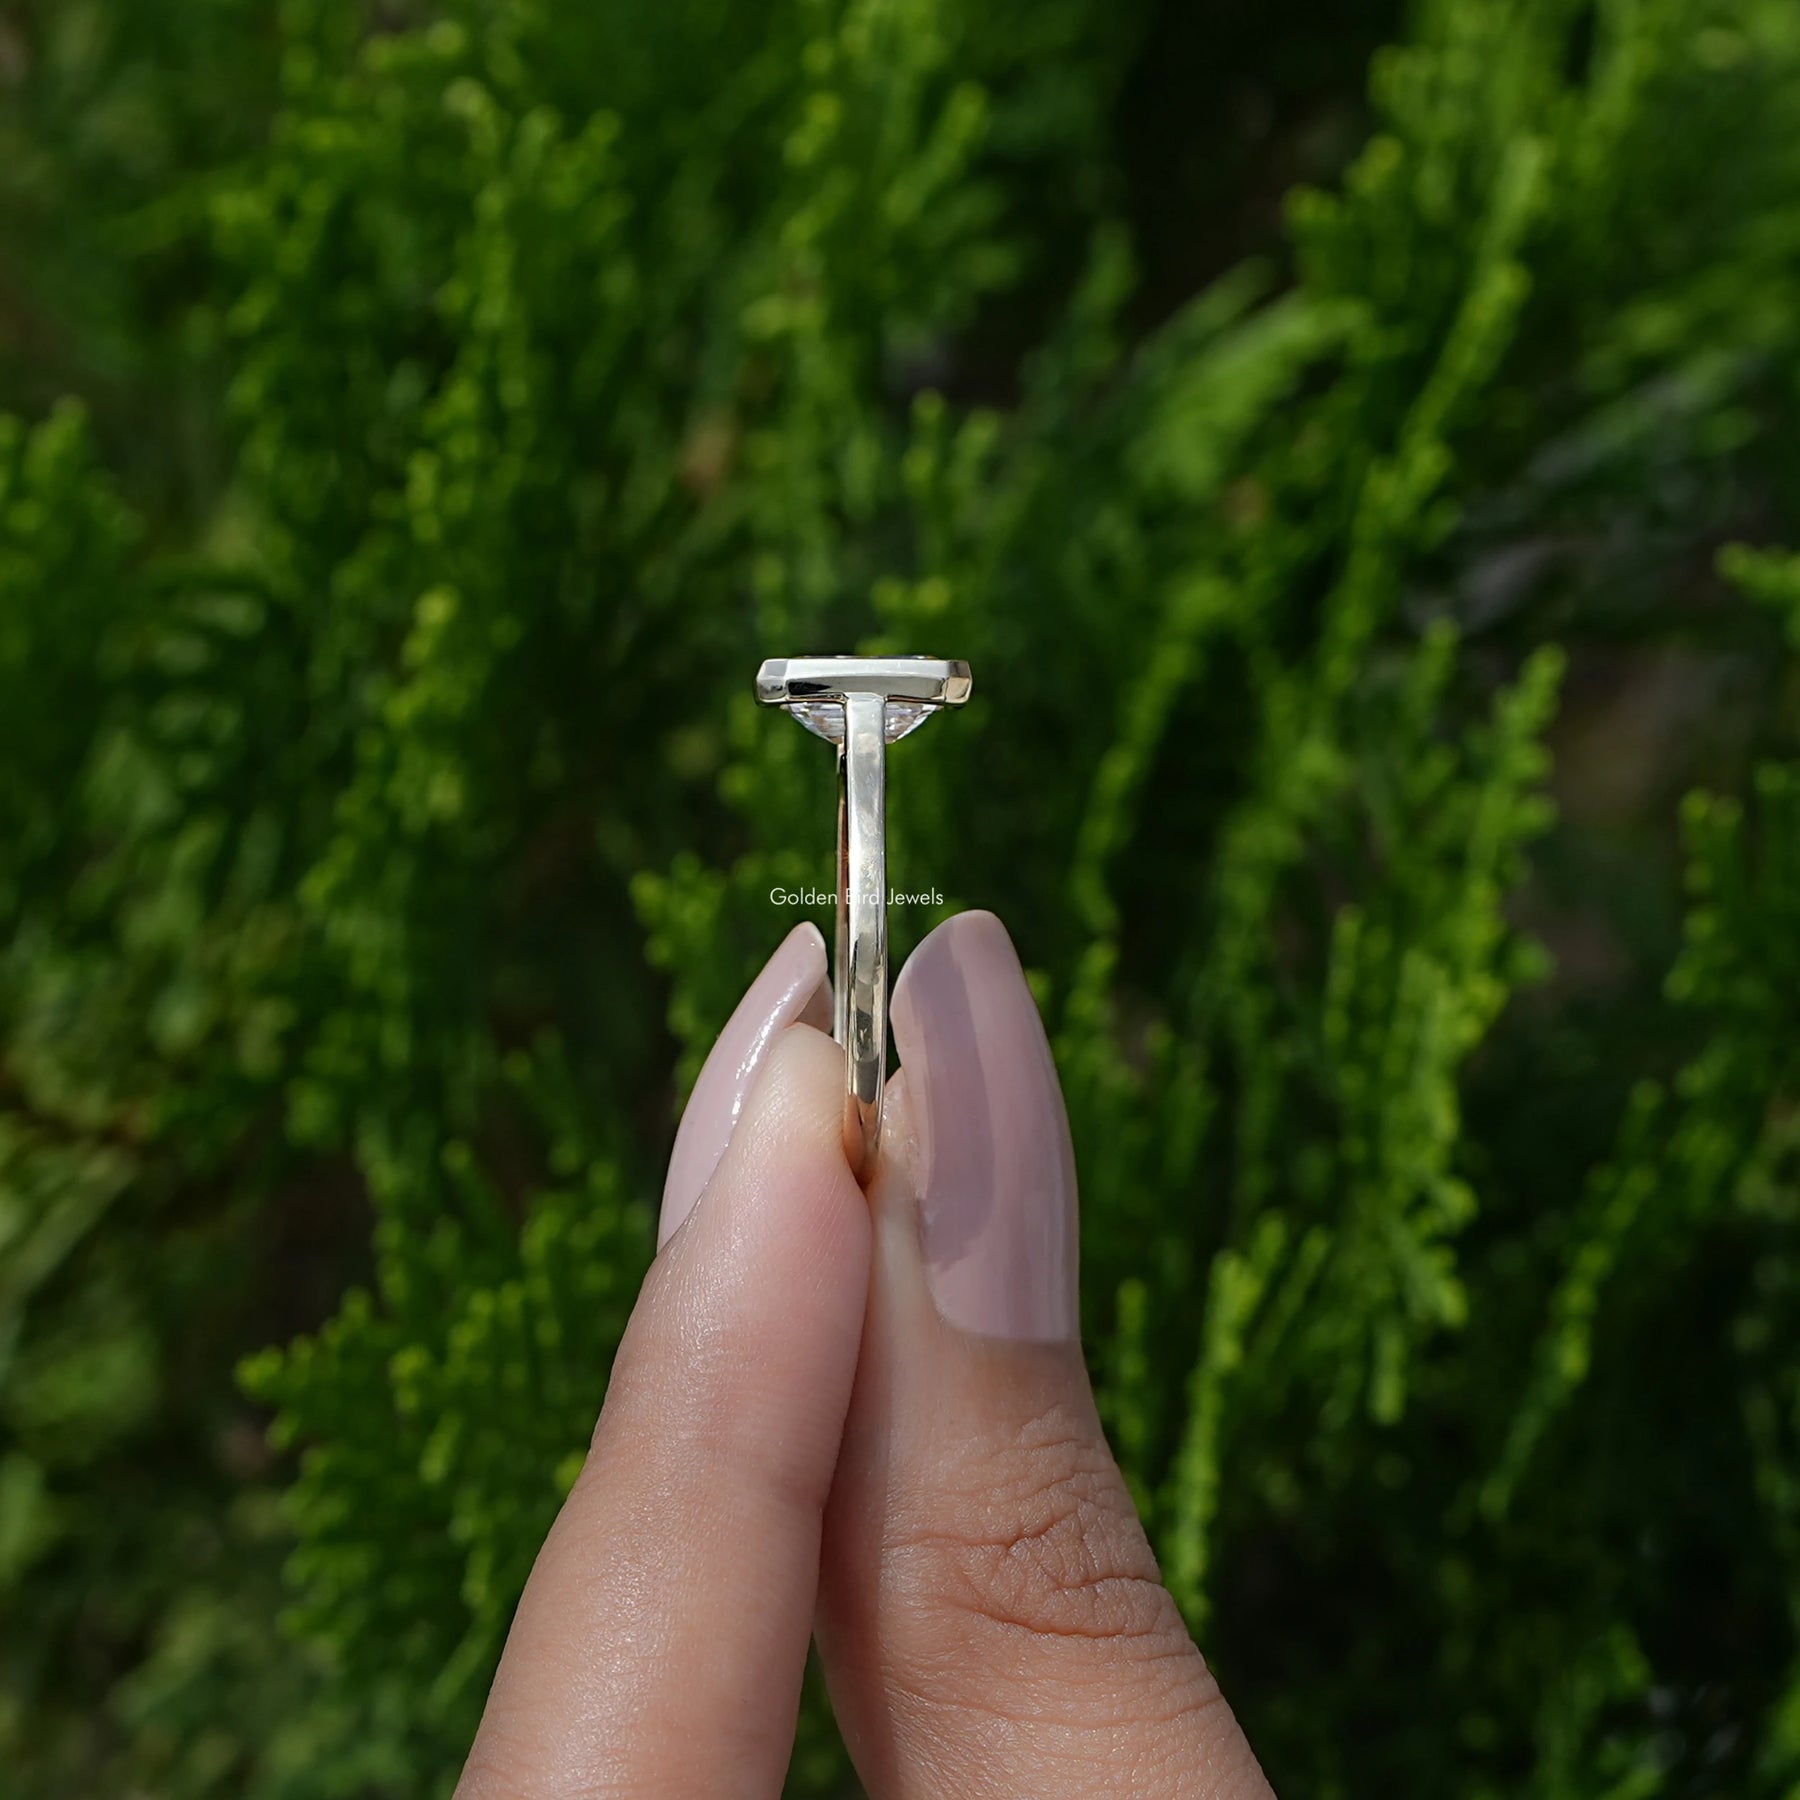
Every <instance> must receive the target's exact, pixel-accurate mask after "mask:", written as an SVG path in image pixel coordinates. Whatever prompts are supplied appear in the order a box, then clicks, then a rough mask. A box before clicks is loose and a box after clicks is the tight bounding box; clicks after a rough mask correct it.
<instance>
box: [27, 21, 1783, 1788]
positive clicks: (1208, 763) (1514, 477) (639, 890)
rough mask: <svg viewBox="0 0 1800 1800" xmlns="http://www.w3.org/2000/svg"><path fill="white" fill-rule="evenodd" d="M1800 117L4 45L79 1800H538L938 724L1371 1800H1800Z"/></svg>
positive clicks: (31, 978) (379, 25)
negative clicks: (777, 1083) (791, 1030)
mask: <svg viewBox="0 0 1800 1800" xmlns="http://www.w3.org/2000/svg"><path fill="white" fill-rule="evenodd" d="M1797 126H1800V11H1797V10H1796V9H1795V7H1794V6H1793V4H1792V0H1415V3H1414V4H1410V5H1408V4H1402V3H1401V0H1262V3H1261V4H1259V5H1257V6H1254V7H1244V6H1239V5H1232V4H1228V3H1227V0H756V3H755V4H750V3H749V0H612V3H611V4H606V5H596V6H582V7H571V6H557V5H553V4H550V3H549V0H441V3H439V4H427V3H426V0H181V3H180V4H179V5H177V4H174V3H173V0H41V3H39V0H0V410H3V412H4V418H3V419H0V919H3V921H4V931H3V933H0V1767H4V1768H5V1770H6V1771H7V1772H6V1775H5V1777H4V1787H5V1789H6V1792H7V1793H8V1794H9V1795H16V1796H18V1797H19V1800H66V1797H73V1796H82V1797H88V1796H95V1797H98V1796H118V1797H121V1800H123V1797H125V1796H133V1797H136V1796H146V1797H155V1800H214V1797H223V1796H240V1795H241V1796H247V1797H254V1800H378V1797H390V1796H391V1797H394V1800H410V1797H413V1796H420V1797H425V1796H435V1795H441V1794H446V1793H447V1792H448V1790H449V1788H450V1786H451V1785H452V1784H453V1782H454V1779H455V1774H456V1771H457V1768H458V1766H459V1764H460V1759H461V1755H462V1752H463V1750H464V1748H465V1747H466V1745H467V1742H468V1740H469V1737H470V1735H471V1734H472V1731H473V1726H474V1721H475V1719H476V1717H477V1716H478V1713H479V1709H480V1704H481V1699H482V1696H483V1694H484V1692H485V1686H486V1682H487V1679H488V1676H489V1673H490V1671H491V1668H492V1665H493V1662H494V1660H495V1658H496V1656H497V1654H498V1649H499V1645H500V1642H501V1640H502V1638H503V1636H504V1633H505V1629H506V1624H507V1621H508V1618H509V1616H510V1609H511V1606H512V1604H513V1601H514V1599H515V1597H516V1595H517V1592H518V1589H519V1587H520V1585H521V1583H522V1581H523V1578H524V1574H525V1571H526V1570H527V1568H528V1567H529V1564H530V1561H531V1557H532V1554H533V1552H534V1550H535V1548H536V1545H537V1543H538V1541H539V1539H540V1537H541V1535H542V1533H543V1530H544V1528H545V1526H546V1524H547V1522H548V1520H549V1519H550V1517H551V1516H552V1515H553V1513H554V1511H555V1508H556V1506H557V1504H558V1501H559V1499H560V1496H561V1494H562V1492H563V1491H564V1489H565V1488H566V1485H567V1483H568V1482H569V1480H571V1479H572V1477H573V1473H574V1471H575V1469H576V1467H577V1466H578V1465H579V1460H580V1455H581V1451H582V1448H583V1446H584V1444H585V1441H586V1437H587V1433H588V1429H589V1426H590V1424H591V1421H592V1417H593V1414H594V1412H595V1409H596V1407H597V1405H598V1401H599V1398H600V1395H601V1394H602V1392H603V1389H604V1384H605V1378H606V1370H607V1366H608V1361H609V1358H610V1356H611V1354H612V1349H613V1346H614V1344H615V1342H616V1339H617V1335H618V1332H619V1330H620V1327H621V1325H622V1322H623V1319H624V1316H625V1314H626V1312H627V1310H628V1308H629V1305H630V1301H631V1298H632V1295H633V1294H634V1292H635V1289H636V1285H637V1282H638V1280H639V1278H640V1276H641V1273H642V1271H643V1268H644V1266H645V1264H646V1262H647V1260H648V1257H649V1254H650V1250H651V1244H652V1230H653V1228H652V1217H653V1208H654V1204H655V1201H656V1199H657V1197H658V1195H659V1193H660V1187H661V1177H662V1164H663V1161H664V1159H665V1157H666V1154H667V1150H668V1145H669V1142H670V1139H671V1136H672V1133H673V1128H674V1122H675V1120H676V1118H677V1116H678V1114H679V1109H680V1104H681V1100H682V1097H683V1095H684V1094H685V1092H686V1087H687V1084H688V1083H689V1082H690V1081H691V1079H692V1077H693V1074H694V1072H695V1070H696V1069H697V1067H698V1064H699V1060H700V1058H701V1057H702V1056H703V1055H704V1052H705V1049H706V1047H707V1045H708V1043H709V1042H710V1040H711V1036H712V1034H713V1032H714V1031H715V1030H716V1029H717V1027H718V1025H719V1024H720V1023H721V1022H722V1021H723V1019H724V1017H725V1016H726V1014H727V1013H728V1012H729V1010H730V1008H731V1006H732V1005H733V1004H734V1002H735V1000H736V998H737V996H738V994H739V993H740V992H741V991H742V988H743V985H744V983H745V981H746V980H747V979H748V977H749V975H750V974H751V973H752V972H753V971H754V969H755V968H756V967H757V966H758V965H759V964H760V962H761V961H762V959H763V958H764V957H765V956H766V955H767V953H768V951H769V950H770V948H771V947H772V946H773V945H774V943H775V942H776V941H777V940H778V938H779V937H780V935H781V934H782V933H783V932H785V931H786V930H787V929H788V928H789V927H790V926H791V924H792V923H793V922H794V915H793V914H792V913H791V912H787V911H780V912H778V911H776V910H775V909H774V908H772V907H771V906H770V904H769V900H768V893H769V889H770V888H771V887H772V886H775V885H777V884H779V885H785V886H801V887H805V886H807V885H812V886H815V887H817V886H825V887H828V886H829V884H830V879H831V864H830V853H831V833H830V826H829V820H830V817H831V807H832V772H831V767H830V758H829V757H827V756H824V755H821V754H819V746H818V745H817V744H816V743H813V742H812V741H810V740H808V739H806V738H805V737H804V734H802V733H800V732H798V731H796V730H794V729H793V727H792V726H791V725H789V724H787V723H785V722H783V721H780V720H776V719H772V718H771V717H769V716H768V715H766V714H764V715H758V713H757V711H756V709H755V708H754V706H753V705H752V704H751V700H750V679H751V676H752V674H753V672H754V670H755V667H756V665H757V663H758V662H759V661H760V660H761V659H762V658H763V657H764V656H767V655H783V654H791V653H798V652H805V651H815V650H835V649H844V648H850V647H852V646H856V647H861V648H867V649H877V648H880V649H888V650H895V651H908V652H929V653H933V654H939V655H954V656H963V657H967V658H968V659H969V660H970V661H971V663H972V664H973V667H974V670H975V677H976V699H975V702H974V704H973V705H972V706H971V707H970V708H968V709H967V711H966V712H965V713H963V714H962V715H960V716H959V717H958V719H957V721H956V722H955V725H954V728H951V727H948V726H946V727H943V728H940V729H938V730H936V731H932V732H928V733H924V734H921V736H920V738H919V739H918V740H916V741H909V742H908V743H907V744H905V745H904V746H902V747H901V748H900V749H898V750H897V751H896V752H895V754H894V757H893V759H892V774H893V783H894V786H893V798H892V803H891V804H892V807H893V815H894V816H893V820H892V830H893V840H892V864H891V867H892V872H893V875H894V878H895V880H896V883H897V884H898V885H900V886H903V887H911V888H918V887H935V888H937V889H939V890H941V891H942V892H943V893H944V894H945V896H946V901H947V904H946V906H945V907H944V908H943V909H942V911H943V912H949V911H954V910H957V909H958V908H961V907H964V906H972V905H980V906H987V907H992V908H993V909H995V910H996V911H998V912H999V913H1000V914H1001V915H1002V917H1003V918H1004V919H1005V920H1006V921H1007V923H1008V924H1009V926H1010V927H1011V929H1012V931H1013V933H1014V936H1015V938H1016V940H1017V942H1018V944H1019V947H1020V951H1021V954H1022V956H1023V957H1024V959H1025V962H1026V964H1027V967H1028V968H1029V969H1030V970H1031V972H1032V976H1033V980H1034V983H1035V985H1036V988H1037V991H1038V994H1039V998H1040V1001H1041V1003H1042V1005H1043V1008H1044V1011H1045V1016H1046V1019H1047V1021H1048V1023H1049V1026H1050V1029H1051V1033H1052V1037H1053V1040H1054V1042H1055V1046H1056V1050H1057V1056H1058V1061H1059V1065H1060V1067H1061V1070H1062V1073H1063V1077H1064V1082H1065V1086H1066V1088H1067V1091H1068V1096H1069V1101H1070V1108H1071V1115H1072V1120H1073V1126H1074V1132H1075V1140H1076V1144H1077V1150H1078V1156H1079V1160H1080V1165H1081V1177H1082V1184H1083V1196H1084V1227H1083V1258H1084V1269H1083V1283H1084V1317H1085V1332H1086V1338H1087V1348H1088V1352H1089V1356H1090V1360H1091V1363H1092V1366H1093V1368H1094V1371H1095V1376H1096V1381H1097V1384H1098V1387H1099V1390H1100V1393H1101V1397H1102V1406H1103V1411H1104V1413H1105V1417H1106V1420H1107V1424H1108V1427H1109V1430H1110V1431H1111V1433H1112V1436H1113V1440H1114V1442H1115V1445H1116V1446H1117V1449H1118V1451H1119V1454H1120V1457H1121V1460H1122V1462H1123V1463H1124V1465H1125V1467H1126V1469H1127V1471H1128V1474H1129V1476H1130V1479H1131V1481H1132V1484H1133V1488H1134V1491H1135V1492H1136V1494H1137V1497H1138V1500H1139V1503H1140V1505H1141V1507H1142V1508H1143V1511H1144V1513H1145V1516H1146V1519H1147V1520H1148V1522H1149V1524H1150V1527H1151V1530H1152V1534H1153V1536H1154V1538H1155V1541H1156V1544H1157V1548H1158V1551H1159V1554H1160V1556H1161V1558H1162V1561H1163V1564H1164V1568H1165V1571H1166V1574H1167V1578H1168V1580H1169V1582H1170V1584H1171V1586H1172V1588H1173V1589H1174V1591H1175V1593H1176V1595H1177V1597H1178V1598H1179V1600H1180V1602H1181V1604H1182V1606H1183V1608H1184V1611H1185V1612H1186V1614H1187V1617H1188V1619H1189V1621H1190V1623H1191V1624H1192V1626H1193V1628H1194V1630H1195V1632H1196V1634H1197V1635H1198V1637H1199V1639H1200V1641H1201V1643H1202V1645H1203V1646H1204V1648H1205V1649H1206V1651H1207V1653H1208V1655H1209V1657H1210V1658H1211V1659H1212V1660H1213V1662H1214V1663H1215V1665H1216V1667H1217V1668H1218V1670H1219V1673H1220V1676H1221V1679H1222V1681H1223V1682H1224V1684H1225V1687H1226V1689H1227V1691H1228V1692H1229V1693H1230V1694H1231V1696H1232V1698H1233V1700H1234V1702H1235V1703H1236V1705H1237V1707H1238V1710H1239V1713H1240V1715H1241V1716H1242V1718H1243V1719H1244V1722H1245V1725H1246V1727H1247V1729H1248V1731H1249V1733H1250V1736H1251V1739H1252V1741H1253V1742H1254V1743H1255V1744H1256V1746H1257V1748H1258V1749H1259V1751H1260V1752H1261V1754H1262V1756H1263V1758H1264V1761H1265V1763H1266V1764H1267V1766H1268V1769H1269V1772H1270V1774H1271V1776H1272V1778H1273V1780H1274V1782H1275V1785H1276V1787H1277V1789H1278V1790H1279V1791H1281V1792H1283V1793H1289V1794H1296V1795H1297V1794H1309V1795H1314V1796H1327V1797H1328V1796H1345V1797H1349V1796H1356V1797H1359V1800H1360V1797H1362V1796H1371V1797H1373V1796H1381V1797H1383V1800H1391V1797H1395V1796H1414V1795H1416V1796H1426V1795H1432V1796H1436V1795H1442V1794H1445V1793H1455V1794H1459V1795H1466V1796H1476V1797H1489V1796H1492V1797H1495V1800H1498V1797H1500V1796H1526V1795H1529V1796H1533V1797H1534V1800H1647V1797H1649V1796H1700V1795H1720V1796H1733V1797H1760V1796H1770V1797H1774V1796H1788V1795H1793V1794H1796V1793H1800V1663H1797V1661H1796V1649H1797V1631H1800V1240H1797V1235H1796V1232H1797V1224H1800V560H1796V557H1795V554H1794V548H1795V547H1796V546H1800V431H1797V427H1800V129H1797ZM931 922H932V919H931V918H929V917H926V916H924V915H923V914H921V913H919V912H917V911H908V912H907V913H905V914H904V915H897V917H896V930H897V932H898V934H899V936H900V938H901V942H900V943H899V944H898V946H897V949H898V950H899V951H901V952H904V950H905V948H906V947H907V945H908V944H909V943H910V942H911V941H913V940H915V939H916V936H917V934H918V933H919V932H921V931H922V930H923V929H925V928H926V927H927V926H928V925H929V924H930V923H931ZM791 1790H792V1792H793V1793H794V1794H796V1795H801V1796H820V1797H823V1796H838V1795H845V1796H847V1795H851V1794H854V1792H855V1791H856V1790H855V1785H854V1779H853V1777H852V1776H851V1774H850V1773H849V1771H848V1768H847V1765H846V1763H845V1760H844V1758H843V1755H842V1752H841V1749H840V1748H839V1746H838V1744H837V1741H836V1738H835V1736H834V1734H833V1731H832V1727H831V1724H830V1720H829V1717H828V1714H827V1712H826V1710H825V1707H824V1705H823V1701H822V1697H821V1696H819V1695H817V1694H809V1698H808V1702H807V1709H806V1713H805V1716H804V1718H803V1721H802V1728H801V1734H800V1743H799V1747H798V1749H797V1752H796V1759H795V1765H794V1770H793V1775H792V1779H791Z"/></svg>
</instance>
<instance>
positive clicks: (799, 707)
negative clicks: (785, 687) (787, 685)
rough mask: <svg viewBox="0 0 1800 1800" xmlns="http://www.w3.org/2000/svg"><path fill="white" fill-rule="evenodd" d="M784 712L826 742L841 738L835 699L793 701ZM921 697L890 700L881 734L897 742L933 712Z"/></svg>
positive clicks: (838, 703) (840, 710)
mask: <svg viewBox="0 0 1800 1800" xmlns="http://www.w3.org/2000/svg"><path fill="white" fill-rule="evenodd" d="M788 711H789V712H791V713H792V714H793V715H794V717H795V718H796V719H798V720H799V721H800V723H801V724H802V725H804V726H805V727H806V729H807V730H808V731H810V732H812V733H813V734H814V735H815V736H818V737H822V738H823V739H824V740H825V741H826V743H828V744H841V743H842V742H843V741H844V707H843V702H842V701H839V700H796V701H794V702H792V703H791V704H790V705H789V707H788ZM936 711H937V708H936V707H934V706H927V705H926V704H925V703H924V702H923V701H921V700H890V701H888V703H887V706H886V709H885V710H884V712H883V714H882V720H881V723H882V735H883V736H884V737H886V739H887V741H888V742H889V743H890V744H897V743H898V742H899V741H900V740H901V739H902V738H903V737H905V736H906V734H907V733H908V732H909V731H917V730H918V729H919V727H920V726H921V725H923V724H924V723H925V721H926V720H927V719H928V718H929V717H930V716H931V715H932V713H934V712H936Z"/></svg>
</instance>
